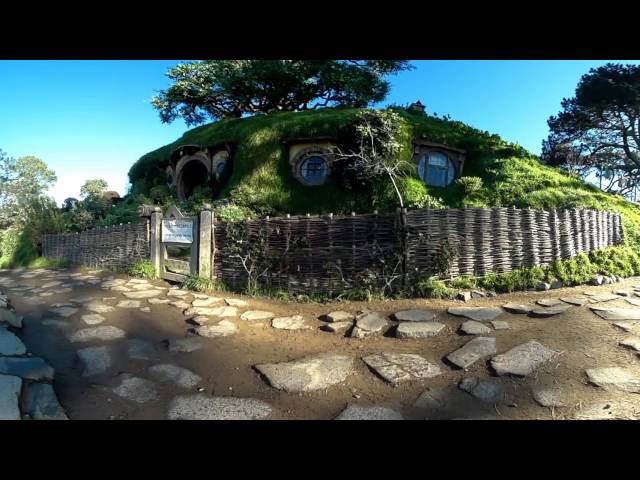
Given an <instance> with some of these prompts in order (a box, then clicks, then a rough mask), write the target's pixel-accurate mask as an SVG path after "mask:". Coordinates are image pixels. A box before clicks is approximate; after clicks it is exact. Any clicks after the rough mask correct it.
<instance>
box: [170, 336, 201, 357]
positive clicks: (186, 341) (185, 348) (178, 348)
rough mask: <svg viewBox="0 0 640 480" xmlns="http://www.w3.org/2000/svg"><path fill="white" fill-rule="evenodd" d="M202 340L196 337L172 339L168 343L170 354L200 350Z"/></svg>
mask: <svg viewBox="0 0 640 480" xmlns="http://www.w3.org/2000/svg"><path fill="white" fill-rule="evenodd" d="M202 346H203V345H202V340H200V339H199V338H198V337H186V338H172V339H171V340H169V342H168V349H169V351H170V352H174V353H175V352H181V353H191V352H195V351H196V350H200V349H201V348H202Z"/></svg>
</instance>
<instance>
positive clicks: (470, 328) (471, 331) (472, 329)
mask: <svg viewBox="0 0 640 480" xmlns="http://www.w3.org/2000/svg"><path fill="white" fill-rule="evenodd" d="M460 331H461V332H463V333H466V334H467V335H484V334H486V333H491V329H490V328H489V327H487V326H486V325H484V324H483V323H482V322H476V321H475V320H467V321H466V322H464V323H463V324H462V325H460Z"/></svg>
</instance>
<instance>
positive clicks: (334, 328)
mask: <svg viewBox="0 0 640 480" xmlns="http://www.w3.org/2000/svg"><path fill="white" fill-rule="evenodd" d="M352 325H353V322H352V321H348V322H333V323H327V324H326V325H323V326H322V327H320V328H321V329H322V330H325V331H327V332H332V333H336V332H341V331H344V330H347V329H348V328H349V327H351V326H352Z"/></svg>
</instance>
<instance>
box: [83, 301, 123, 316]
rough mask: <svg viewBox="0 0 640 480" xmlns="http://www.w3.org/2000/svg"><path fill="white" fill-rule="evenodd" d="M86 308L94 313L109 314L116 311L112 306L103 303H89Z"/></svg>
mask: <svg viewBox="0 0 640 480" xmlns="http://www.w3.org/2000/svg"><path fill="white" fill-rule="evenodd" d="M84 308H86V309H87V310H89V311H90V312H94V313H109V312H114V311H115V310H116V309H115V308H114V307H112V306H111V305H104V304H102V303H97V302H96V303H94V302H91V303H87V304H85V306H84Z"/></svg>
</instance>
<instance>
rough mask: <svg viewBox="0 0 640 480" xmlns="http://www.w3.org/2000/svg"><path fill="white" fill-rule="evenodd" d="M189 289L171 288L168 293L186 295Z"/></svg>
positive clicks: (174, 295)
mask: <svg viewBox="0 0 640 480" xmlns="http://www.w3.org/2000/svg"><path fill="white" fill-rule="evenodd" d="M189 293H190V292H189V290H181V289H179V288H170V289H169V291H168V292H167V295H168V296H170V297H184V296H185V295H189Z"/></svg>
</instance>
